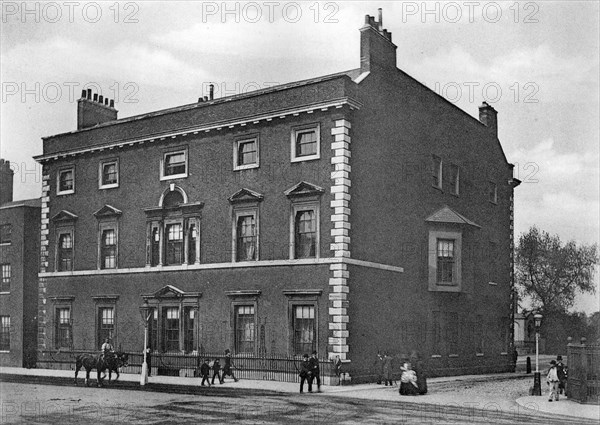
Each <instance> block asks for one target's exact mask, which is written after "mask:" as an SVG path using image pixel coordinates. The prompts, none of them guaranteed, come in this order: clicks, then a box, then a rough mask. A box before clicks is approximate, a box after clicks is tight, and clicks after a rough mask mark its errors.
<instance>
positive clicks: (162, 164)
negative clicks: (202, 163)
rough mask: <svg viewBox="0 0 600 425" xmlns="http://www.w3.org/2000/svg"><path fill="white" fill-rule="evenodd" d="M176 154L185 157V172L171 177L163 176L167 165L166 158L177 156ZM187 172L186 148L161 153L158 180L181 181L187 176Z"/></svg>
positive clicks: (187, 156)
mask: <svg viewBox="0 0 600 425" xmlns="http://www.w3.org/2000/svg"><path fill="white" fill-rule="evenodd" d="M178 154H183V155H184V156H185V172H184V173H179V174H173V175H165V166H166V164H167V156H169V155H178ZM188 171H189V155H188V148H187V147H184V148H179V149H174V150H169V151H165V152H163V156H162V158H161V160H160V180H173V179H183V178H186V177H187V176H188Z"/></svg>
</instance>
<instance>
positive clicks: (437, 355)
mask: <svg viewBox="0 0 600 425" xmlns="http://www.w3.org/2000/svg"><path fill="white" fill-rule="evenodd" d="M431 358H432V359H441V358H442V355H441V354H432V355H431Z"/></svg>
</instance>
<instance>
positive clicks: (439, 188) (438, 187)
mask: <svg viewBox="0 0 600 425" xmlns="http://www.w3.org/2000/svg"><path fill="white" fill-rule="evenodd" d="M431 187H433V188H434V189H437V190H439V191H440V192H442V193H444V189H442V187H441V186H436V185H435V184H432V185H431Z"/></svg>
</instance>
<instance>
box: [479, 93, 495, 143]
mask: <svg viewBox="0 0 600 425" xmlns="http://www.w3.org/2000/svg"><path fill="white" fill-rule="evenodd" d="M479 121H481V123H482V124H484V125H485V126H486V127H487V128H488V130H489V131H490V132H491V133H493V134H494V135H495V136H496V137H498V112H497V111H496V110H495V109H494V108H493V107H492V106H490V104H489V103H487V102H483V103H482V104H481V106H480V107H479Z"/></svg>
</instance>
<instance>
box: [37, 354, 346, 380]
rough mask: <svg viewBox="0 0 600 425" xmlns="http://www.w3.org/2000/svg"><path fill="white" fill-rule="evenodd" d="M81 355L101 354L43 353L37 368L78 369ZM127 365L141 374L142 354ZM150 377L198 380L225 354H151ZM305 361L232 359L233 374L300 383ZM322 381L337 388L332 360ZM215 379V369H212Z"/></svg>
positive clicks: (323, 362)
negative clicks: (207, 366) (207, 361)
mask: <svg viewBox="0 0 600 425" xmlns="http://www.w3.org/2000/svg"><path fill="white" fill-rule="evenodd" d="M79 354H98V352H97V351H89V350H71V351H41V353H40V355H39V357H38V367H39V368H46V369H63V370H75V358H76V357H77V355H79ZM128 355H129V361H128V366H127V367H124V368H121V369H120V371H121V373H131V374H139V373H141V369H142V362H143V361H144V360H143V359H144V355H143V353H139V352H138V353H128ZM147 357H148V358H147V362H148V367H149V368H150V369H149V370H150V374H151V375H163V376H180V377H197V376H198V375H199V370H200V365H201V364H202V363H203V362H204V360H205V359H210V361H211V362H212V361H214V360H215V359H219V361H220V363H221V368H223V366H224V365H225V359H224V355H223V353H221V352H219V353H214V352H208V353H190V354H183V353H149V354H148V356H147ZM301 361H302V358H301V357H300V356H287V355H276V354H264V355H258V356H255V355H244V354H238V355H234V356H232V361H231V363H232V365H233V374H234V375H235V377H236V378H241V379H254V380H266V381H282V382H300V378H299V376H298V375H299V371H300V363H301ZM319 369H320V375H321V377H322V380H323V381H324V383H326V384H333V385H336V384H337V383H338V382H337V376H336V368H335V365H334V364H333V362H332V361H330V360H328V359H319ZM211 377H212V370H211Z"/></svg>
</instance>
